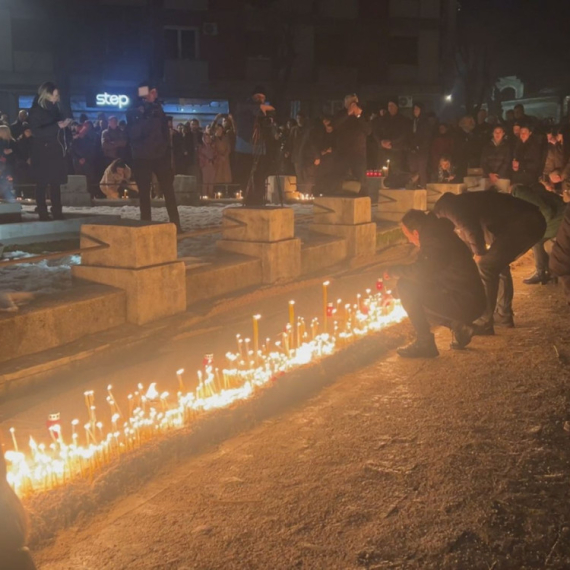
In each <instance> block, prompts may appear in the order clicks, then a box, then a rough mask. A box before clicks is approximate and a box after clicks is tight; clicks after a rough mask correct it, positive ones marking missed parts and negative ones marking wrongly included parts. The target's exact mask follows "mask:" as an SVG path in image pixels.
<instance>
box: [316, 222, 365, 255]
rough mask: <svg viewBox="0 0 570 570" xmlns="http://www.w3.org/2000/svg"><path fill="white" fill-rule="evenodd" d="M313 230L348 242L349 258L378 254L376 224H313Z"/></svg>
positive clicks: (347, 251)
mask: <svg viewBox="0 0 570 570" xmlns="http://www.w3.org/2000/svg"><path fill="white" fill-rule="evenodd" d="M311 230H312V231H315V232H319V233H323V234H328V235H332V236H337V237H341V238H343V239H345V240H346V253H347V256H348V257H366V256H370V255H374V254H375V252H376V224H375V223H370V224H358V225H341V224H312V225H311Z"/></svg>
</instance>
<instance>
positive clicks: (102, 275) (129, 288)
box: [71, 261, 186, 325]
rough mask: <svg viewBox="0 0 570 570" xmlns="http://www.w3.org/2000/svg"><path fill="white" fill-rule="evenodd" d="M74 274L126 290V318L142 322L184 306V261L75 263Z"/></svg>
mask: <svg viewBox="0 0 570 570" xmlns="http://www.w3.org/2000/svg"><path fill="white" fill-rule="evenodd" d="M71 272H72V275H73V277H75V278H76V279H83V280H85V281H91V282H94V283H102V284H103V285H110V286H111V287H116V288H117V289H123V290H124V291H125V292H126V293H127V321H128V322H130V323H134V324H136V325H144V324H146V323H149V322H151V321H156V320H158V319H161V318H164V317H168V316H170V315H175V314H177V313H181V312H183V311H185V310H186V267H185V265H184V262H183V261H177V262H175V263H167V264H164V265H155V266H153V267H144V268H140V269H123V268H118V267H100V266H94V267H91V266H86V265H74V266H73V267H72V269H71Z"/></svg>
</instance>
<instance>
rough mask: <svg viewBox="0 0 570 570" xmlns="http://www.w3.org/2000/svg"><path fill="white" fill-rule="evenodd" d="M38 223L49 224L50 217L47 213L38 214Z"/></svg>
mask: <svg viewBox="0 0 570 570" xmlns="http://www.w3.org/2000/svg"><path fill="white" fill-rule="evenodd" d="M39 219H40V222H49V221H50V220H51V218H50V215H49V214H48V213H47V212H40V213H39Z"/></svg>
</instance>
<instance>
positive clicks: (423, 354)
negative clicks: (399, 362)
mask: <svg viewBox="0 0 570 570" xmlns="http://www.w3.org/2000/svg"><path fill="white" fill-rule="evenodd" d="M396 352H397V353H398V354H399V355H400V356H401V357H402V358H436V357H437V356H439V351H438V350H437V346H436V344H435V339H434V336H433V334H430V335H429V336H426V337H423V338H417V339H416V340H415V341H414V342H412V343H411V344H408V345H407V346H402V347H400V348H398V350H397V351H396Z"/></svg>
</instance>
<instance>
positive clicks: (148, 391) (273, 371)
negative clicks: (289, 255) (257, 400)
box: [5, 280, 405, 496]
mask: <svg viewBox="0 0 570 570" xmlns="http://www.w3.org/2000/svg"><path fill="white" fill-rule="evenodd" d="M329 287H330V283H329V282H328V281H327V282H325V283H323V316H322V318H321V320H320V321H319V319H318V318H313V319H312V320H310V321H305V319H304V318H303V317H301V316H299V315H295V302H294V301H290V302H289V319H288V323H287V325H286V326H285V328H284V330H283V332H282V333H281V334H280V335H278V337H277V338H276V339H274V340H271V339H269V338H266V339H265V340H264V339H263V337H261V340H260V328H261V327H262V326H263V315H254V316H253V321H252V325H253V327H252V331H251V332H252V338H253V340H251V339H250V338H249V337H248V336H247V335H246V336H242V335H239V334H238V335H237V336H236V349H237V350H236V351H229V352H227V353H226V354H225V359H224V362H223V363H222V362H220V366H219V367H218V361H216V360H215V359H214V355H213V354H207V355H205V357H204V361H203V366H202V369H201V370H198V371H197V381H198V385H197V388H196V389H195V390H194V391H189V390H188V389H187V388H186V386H189V385H194V384H195V383H194V382H193V381H190V380H189V381H185V376H186V375H189V373H188V372H184V370H178V372H177V378H178V392H177V393H176V394H170V393H168V392H161V391H160V390H159V388H158V384H157V383H151V384H150V385H149V386H143V385H142V384H139V385H138V386H137V387H136V390H134V391H133V392H132V393H131V394H129V396H128V402H127V403H126V405H125V406H123V405H121V404H119V403H118V402H117V401H116V400H115V397H114V395H113V387H112V386H108V387H107V396H106V401H107V404H108V405H109V407H110V412H111V421H110V425H103V423H102V422H101V421H98V419H97V409H96V406H95V405H94V394H93V392H92V391H86V392H85V393H84V396H85V407H86V409H87V414H88V421H87V423H85V424H84V425H83V426H80V422H79V420H77V419H72V420H70V421H69V424H68V425H69V430H68V429H66V428H65V427H64V423H63V422H62V421H61V420H60V416H59V414H53V415H50V417H49V419H48V422H47V434H46V435H48V436H49V437H50V438H51V439H50V440H49V441H46V443H36V441H35V440H34V439H33V438H31V437H29V436H28V437H27V436H25V434H20V433H17V431H16V430H15V429H14V428H11V429H10V440H11V442H12V449H9V450H7V451H6V452H5V457H6V460H7V462H8V481H9V483H10V484H11V485H12V486H13V487H14V489H15V490H16V492H17V493H18V494H19V495H21V496H26V495H29V494H31V493H37V492H42V491H46V490H50V489H53V488H55V487H58V486H61V485H65V484H67V483H69V482H71V481H72V480H74V479H76V478H78V477H82V478H85V479H87V480H92V479H93V478H94V476H95V474H97V473H98V472H100V471H101V470H102V469H103V468H104V467H105V466H106V465H109V464H110V463H111V462H113V461H114V460H116V459H117V458H118V457H120V456H121V455H123V454H127V453H129V452H132V451H133V450H135V449H137V448H139V447H140V446H142V445H144V444H145V442H148V441H150V440H152V439H153V438H157V437H160V435H161V434H164V433H166V432H169V431H172V430H176V429H179V428H182V427H183V426H185V425H188V424H190V423H191V422H193V421H194V420H196V419H197V418H198V417H199V416H200V415H201V414H203V413H204V412H207V411H209V410H214V409H219V408H224V407H228V406H230V405H232V404H233V403H235V402H239V401H240V400H244V399H247V398H249V397H251V396H252V395H253V394H254V393H255V392H256V390H258V389H260V388H261V387H263V386H265V385H267V384H268V383H270V382H272V381H275V380H277V378H279V377H280V376H282V375H283V374H285V373H286V372H288V371H291V370H293V369H295V368H298V367H300V366H303V365H306V364H309V363H314V362H318V361H319V360H320V359H322V358H326V357H327V356H330V355H332V354H333V353H334V352H335V351H337V350H339V349H341V348H343V347H346V346H348V345H349V344H351V343H353V342H355V341H356V340H358V339H359V338H362V337H364V336H366V335H368V334H371V333H374V332H377V331H379V330H381V329H383V328H385V327H386V326H389V325H390V324H392V323H396V322H400V321H401V320H402V319H403V318H404V317H405V313H404V311H403V309H402V307H401V305H400V304H399V302H397V301H395V300H394V299H393V297H392V296H391V294H390V293H389V292H387V291H386V290H385V289H384V287H383V283H382V281H381V280H379V281H378V282H377V286H376V292H375V293H372V291H371V290H367V291H366V293H365V294H364V295H357V296H356V298H355V302H354V303H351V302H349V303H343V302H342V301H341V300H340V299H339V300H338V301H337V302H336V303H335V304H334V305H333V304H332V303H328V297H327V295H328V290H329ZM323 320H324V322H323ZM307 322H308V323H310V324H309V326H307ZM127 410H128V413H125V412H127ZM6 439H7V441H9V440H8V438H6Z"/></svg>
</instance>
